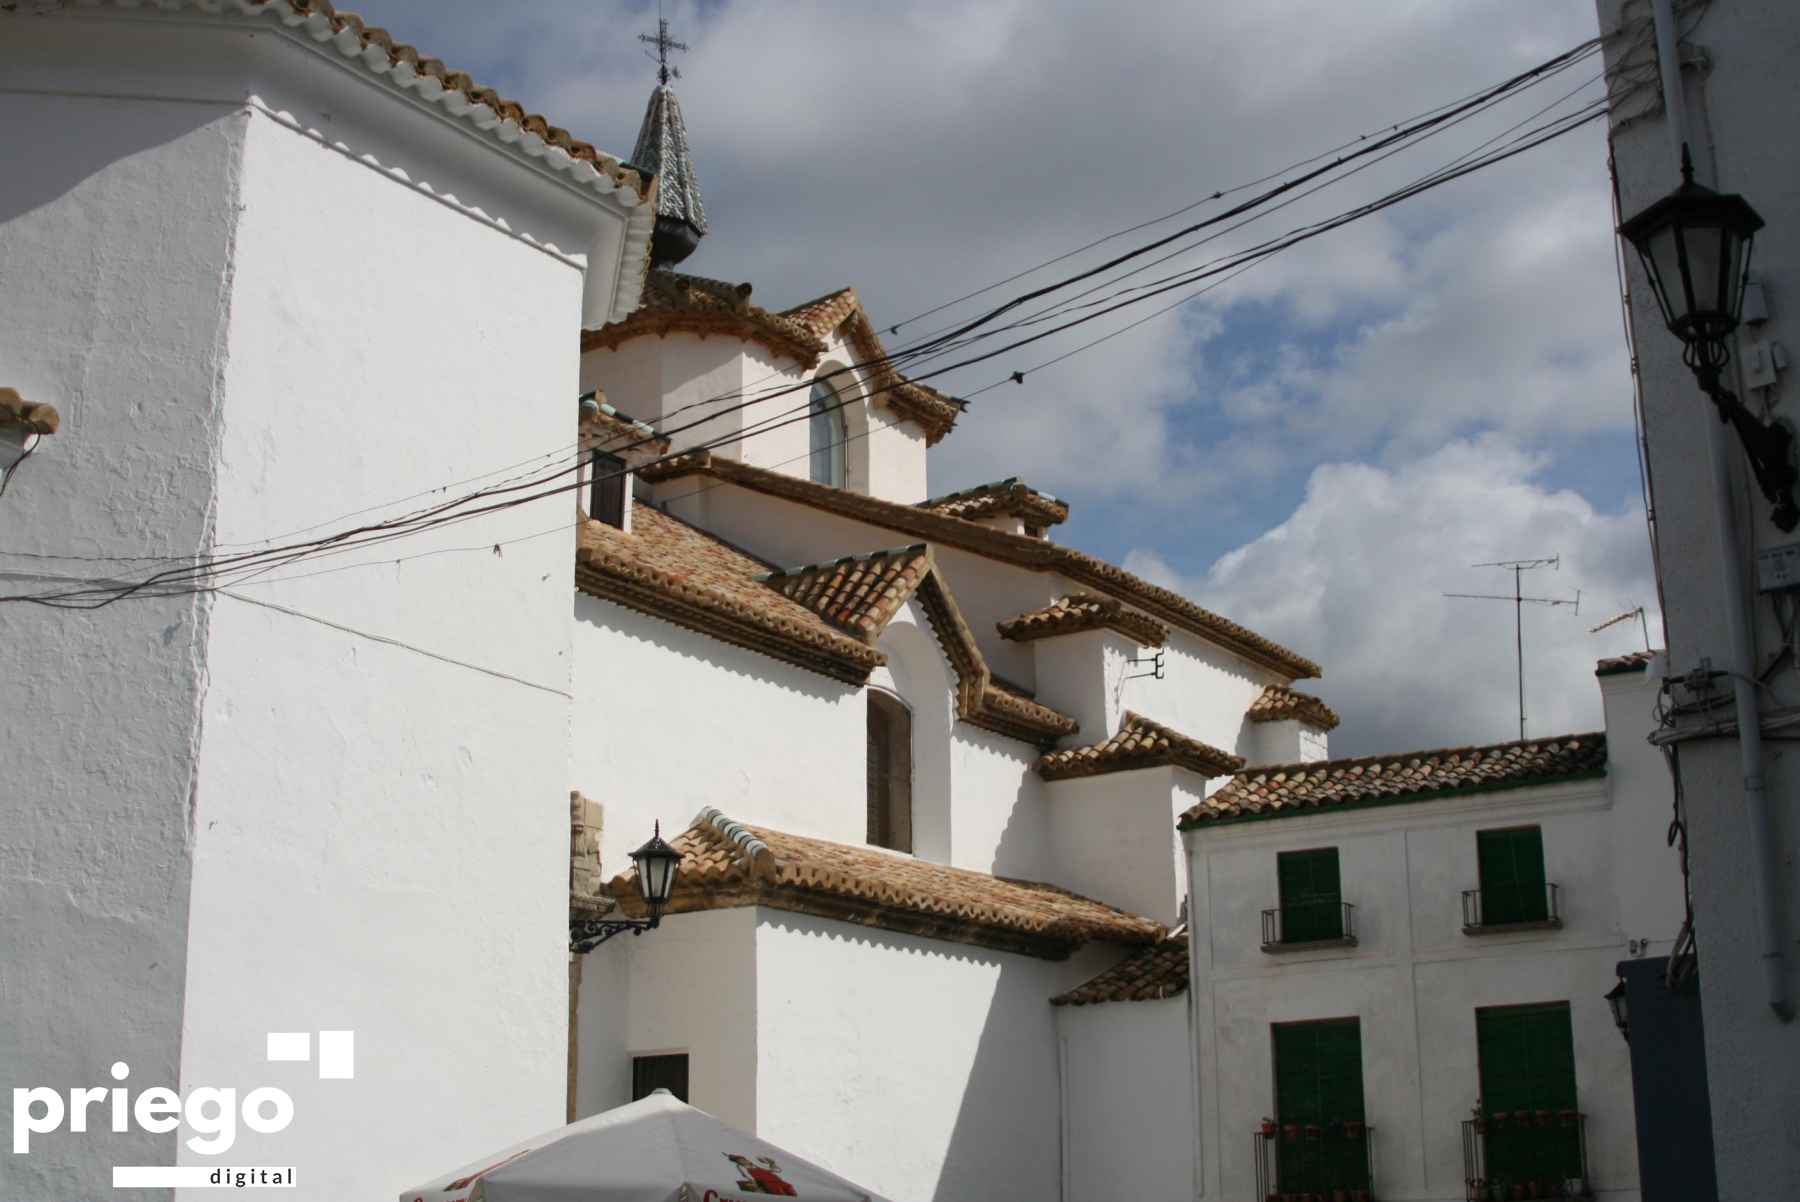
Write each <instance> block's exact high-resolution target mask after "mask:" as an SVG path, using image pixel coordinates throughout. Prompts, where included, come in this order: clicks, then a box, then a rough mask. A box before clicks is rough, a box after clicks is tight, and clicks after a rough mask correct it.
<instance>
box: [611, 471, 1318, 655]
mask: <svg viewBox="0 0 1800 1202" xmlns="http://www.w3.org/2000/svg"><path fill="white" fill-rule="evenodd" d="M695 475H703V476H710V477H712V478H713V479H716V480H723V481H726V482H728V483H731V484H736V485H739V486H741V487H743V488H749V489H754V490H755V491H757V492H761V493H766V494H768V495H769V496H774V497H781V498H783V499H784V500H789V501H794V502H797V503H799V504H802V505H810V506H812V507H813V508H815V509H822V510H825V511H827V512H831V513H837V514H842V515H844V516H847V517H851V518H855V519H857V520H859V521H863V522H867V523H869V524H870V525H873V526H882V527H885V528H886V529H889V530H897V531H901V532H903V533H906V534H910V535H912V536H914V537H916V538H922V539H928V540H930V541H931V542H934V543H942V544H944V545H945V546H950V547H957V548H959V549H961V550H965V551H970V552H973V553H975V554H977V555H985V556H987V557H988V558H990V559H997V560H1000V561H1002V562H1005V563H1011V564H1015V565H1017V566H1019V567H1024V568H1030V569H1033V570H1036V571H1043V572H1057V573H1060V574H1061V575H1063V576H1067V577H1068V578H1070V579H1071V580H1074V581H1077V582H1078V583H1080V584H1084V585H1086V586H1088V587H1090V588H1094V589H1098V590H1100V591H1102V592H1105V593H1107V594H1110V595H1112V596H1114V597H1117V598H1119V599H1120V600H1123V601H1128V602H1130V603H1131V604H1133V605H1136V606H1138V607H1140V608H1141V609H1144V610H1146V611H1148V612H1149V613H1151V614H1152V615H1154V616H1155V617H1157V618H1158V619H1160V620H1163V621H1166V622H1168V623H1169V624H1170V625H1172V626H1179V627H1181V628H1182V629H1184V630H1188V631H1192V632H1193V633H1195V634H1198V635H1200V636H1201V637H1202V638H1204V639H1206V640H1207V641H1209V642H1212V643H1215V644H1217V645H1219V646H1222V647H1225V648H1227V649H1228V650H1231V651H1233V652H1235V653H1236V654H1238V655H1240V656H1242V657H1243V658H1245V659H1247V660H1249V661H1251V662H1252V663H1256V664H1261V665H1263V666H1265V667H1268V668H1272V669H1273V670H1275V671H1277V672H1280V673H1281V674H1282V675H1284V676H1287V677H1289V678H1294V679H1297V678H1300V677H1306V676H1317V675H1319V665H1317V664H1315V663H1314V662H1313V661H1311V660H1310V659H1307V658H1305V657H1304V656H1301V655H1297V654H1295V653H1294V652H1292V651H1289V650H1288V649H1287V648H1286V647H1283V646H1281V645H1280V644H1279V643H1276V642H1274V641H1273V640H1271V639H1267V638H1264V637H1263V636H1262V635H1259V634H1257V633H1256V632H1255V631H1253V630H1249V629H1246V628H1245V627H1243V626H1240V625H1238V624H1237V623H1236V622H1233V621H1231V620H1230V619H1228V618H1224V617H1221V616H1220V615H1218V614H1216V613H1213V612H1212V611H1211V610H1209V609H1205V608H1203V607H1201V606H1199V605H1195V604H1194V603H1193V602H1192V601H1189V600H1188V599H1187V598H1186V597H1183V596H1181V595H1180V594H1179V593H1175V592H1171V591H1170V590H1168V589H1166V588H1162V587H1161V586H1159V585H1154V584H1151V583H1150V582H1149V581H1147V580H1145V579H1143V578H1141V577H1139V576H1136V575H1134V574H1132V573H1131V572H1128V571H1126V570H1125V569H1124V568H1121V567H1116V566H1114V565H1113V564H1110V563H1107V562H1106V561H1105V560H1102V559H1096V558H1095V557H1094V556H1091V555H1087V554H1084V553H1083V552H1080V551H1076V550H1073V549H1072V548H1069V547H1064V546H1059V545H1057V544H1055V543H1050V542H1045V541H1044V540H1043V539H1037V538H1027V537H1025V536H1024V535H1019V534H1009V533H1007V532H1006V531H1004V530H994V529H992V528H990V527H987V526H982V525H978V524H977V523H975V522H969V521H964V520H963V519H962V518H956V517H950V516H948V515H947V514H941V513H933V512H931V511H930V510H927V509H920V508H919V507H918V506H916V505H901V504H899V503H897V502H894V501H884V500H881V499H880V498H878V497H870V496H865V495H863V494H862V493H854V492H850V491H848V490H846V489H841V488H832V487H831V486H830V485H826V484H817V483H814V482H813V481H811V480H802V479H800V478H799V477H797V476H789V475H785V474H783V473H781V472H775V471H770V470H769V469H767V468H759V467H751V466H749V465H748V464H743V463H737V462H734V461H732V460H728V459H721V458H719V457H717V456H714V455H713V454H711V453H710V452H707V451H696V452H691V453H689V454H686V455H680V456H677V457H676V458H674V459H670V460H665V461H664V462H662V463H659V464H656V465H655V466H653V467H650V468H646V469H645V470H644V472H643V476H644V478H645V479H646V480H652V481H662V480H676V479H680V478H682V477H685V476H695Z"/></svg>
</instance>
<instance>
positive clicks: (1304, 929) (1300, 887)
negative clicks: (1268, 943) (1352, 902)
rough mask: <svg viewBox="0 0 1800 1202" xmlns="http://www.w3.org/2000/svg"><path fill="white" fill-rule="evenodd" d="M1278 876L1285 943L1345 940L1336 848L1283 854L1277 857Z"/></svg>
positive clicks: (1282, 936) (1285, 852) (1283, 939)
mask: <svg viewBox="0 0 1800 1202" xmlns="http://www.w3.org/2000/svg"><path fill="white" fill-rule="evenodd" d="M1275 875H1276V881H1277V884H1278V885H1279V886H1280V888H1281V941H1282V942H1283V943H1306V942H1308V941H1310V940H1314V939H1340V938H1342V937H1343V934H1344V913H1343V906H1342V902H1343V894H1342V892H1341V890H1340V889H1339V885H1338V853H1337V848H1335V847H1326V848H1320V849H1318V850H1316V851H1284V852H1282V853H1280V854H1279V855H1278V856H1276V857H1275Z"/></svg>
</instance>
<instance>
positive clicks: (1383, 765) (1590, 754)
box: [1179, 731, 1606, 829]
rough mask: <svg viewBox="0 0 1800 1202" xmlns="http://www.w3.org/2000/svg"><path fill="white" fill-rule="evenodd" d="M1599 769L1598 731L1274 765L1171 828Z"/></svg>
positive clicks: (1230, 785)
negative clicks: (1509, 741)
mask: <svg viewBox="0 0 1800 1202" xmlns="http://www.w3.org/2000/svg"><path fill="white" fill-rule="evenodd" d="M1605 774H1606V734H1605V732H1603V731H1594V732H1592V733H1590V734H1580V735H1558V736H1556V737H1555V738H1550V739H1524V740H1520V741H1517V742H1512V743H1495V744H1493V745H1491V746H1487V747H1446V748H1442V749H1440V750H1437V751H1406V752H1400V753H1398V754H1394V755H1368V756H1360V757H1358V758H1355V759H1344V760H1319V761H1315V762H1313V763H1302V764H1282V765H1277V766H1274V767H1268V768H1252V769H1250V770H1249V771H1247V772H1240V773H1238V774H1237V775H1236V776H1235V777H1233V778H1232V779H1231V780H1229V781H1227V782H1226V783H1225V785H1224V787H1223V788H1221V789H1220V790H1219V791H1218V792H1216V793H1214V794H1213V795H1212V796H1211V797H1208V798H1207V799H1206V800H1205V801H1203V802H1201V803H1200V804H1199V805H1196V806H1193V807H1190V808H1189V809H1188V810H1187V811H1186V812H1185V813H1183V814H1182V815H1181V820H1180V823H1179V825H1180V826H1181V827H1182V828H1183V829H1186V828H1189V827H1194V826H1199V825H1202V824H1204V823H1207V822H1224V821H1241V820H1246V819H1252V818H1280V817H1283V816H1285V815H1289V814H1307V813H1312V812H1314V811H1316V810H1319V809H1329V808H1332V807H1339V806H1367V805H1382V804H1385V803H1388V802H1396V801H1419V800H1423V799H1425V798H1428V797H1454V796H1457V795H1460V794H1465V793H1477V792H1488V791H1491V790H1495V789H1523V788H1527V787H1529V786H1532V785H1546V784H1552V783H1554V782H1557V781H1565V780H1582V779H1587V778H1592V777H1597V776H1604V775H1605Z"/></svg>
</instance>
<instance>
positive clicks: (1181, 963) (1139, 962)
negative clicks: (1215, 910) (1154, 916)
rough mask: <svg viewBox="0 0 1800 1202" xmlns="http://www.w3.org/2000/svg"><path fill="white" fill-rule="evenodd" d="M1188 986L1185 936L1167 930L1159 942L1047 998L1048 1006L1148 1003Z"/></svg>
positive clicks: (1186, 938) (1176, 931) (1183, 933)
mask: <svg viewBox="0 0 1800 1202" xmlns="http://www.w3.org/2000/svg"><path fill="white" fill-rule="evenodd" d="M1187 986H1188V937H1187V931H1186V929H1185V928H1183V929H1179V930H1175V931H1171V932H1170V933H1169V937H1168V938H1166V939H1164V940H1163V941H1162V942H1161V943H1157V944H1153V945H1152V946H1150V947H1144V948H1139V949H1138V950H1137V951H1135V952H1132V953H1131V955H1129V956H1127V957H1126V958H1125V959H1124V960H1122V961H1120V962H1119V963H1118V964H1115V965H1113V967H1111V968H1109V969H1107V970H1106V971H1105V972H1103V973H1101V974H1100V975H1099V976H1097V977H1095V978H1094V979H1093V980H1091V981H1089V982H1088V983H1087V984H1085V985H1078V986H1076V987H1075V988H1074V989H1071V990H1069V991H1068V992H1067V993H1059V994H1057V995H1056V996H1055V997H1053V998H1051V999H1050V1004H1051V1005H1052V1006H1092V1005H1095V1004H1097V1003H1099V1002H1151V1001H1157V1000H1159V999H1161V998H1171V997H1179V996H1180V995H1181V994H1183V993H1186V992H1187Z"/></svg>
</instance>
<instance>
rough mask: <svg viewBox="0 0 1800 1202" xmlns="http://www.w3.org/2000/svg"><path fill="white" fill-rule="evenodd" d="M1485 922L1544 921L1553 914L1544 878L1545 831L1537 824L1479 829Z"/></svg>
mask: <svg viewBox="0 0 1800 1202" xmlns="http://www.w3.org/2000/svg"><path fill="white" fill-rule="evenodd" d="M1475 847H1476V856H1477V859H1478V860H1479V866H1480V870H1481V922H1482V924H1483V925H1484V926H1499V925H1501V924H1504V923H1511V922H1543V921H1545V920H1546V919H1548V918H1549V916H1550V910H1549V889H1548V887H1547V886H1546V884H1545V881H1544V832H1543V831H1542V830H1540V829H1538V828H1537V827H1535V826H1521V827H1514V828H1512V829H1511V830H1501V831H1477V832H1476V833H1475Z"/></svg>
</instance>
